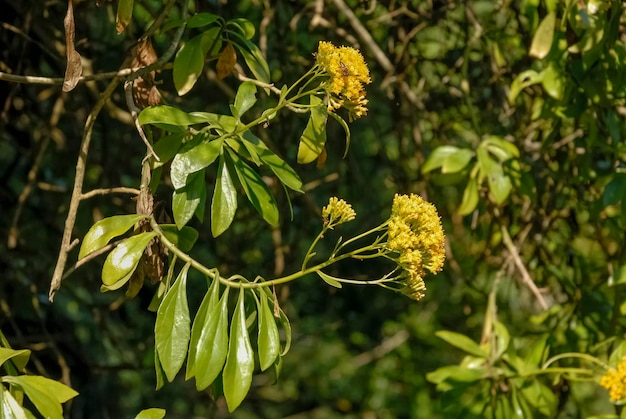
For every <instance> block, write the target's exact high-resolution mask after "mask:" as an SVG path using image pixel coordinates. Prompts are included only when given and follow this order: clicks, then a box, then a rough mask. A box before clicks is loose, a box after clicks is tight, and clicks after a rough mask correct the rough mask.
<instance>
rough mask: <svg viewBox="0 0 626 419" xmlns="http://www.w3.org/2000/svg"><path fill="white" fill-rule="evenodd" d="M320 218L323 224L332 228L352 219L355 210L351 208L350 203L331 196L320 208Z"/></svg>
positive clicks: (354, 215)
mask: <svg viewBox="0 0 626 419" xmlns="http://www.w3.org/2000/svg"><path fill="white" fill-rule="evenodd" d="M322 218H323V219H324V225H325V226H327V227H328V228H331V229H332V228H333V227H335V226H338V225H339V224H343V223H347V222H348V221H352V220H354V219H355V218H356V212H354V210H353V209H352V205H350V204H348V203H347V202H346V201H344V200H343V199H338V198H337V197H335V196H333V197H332V198H330V200H329V201H328V205H326V206H325V207H324V208H322Z"/></svg>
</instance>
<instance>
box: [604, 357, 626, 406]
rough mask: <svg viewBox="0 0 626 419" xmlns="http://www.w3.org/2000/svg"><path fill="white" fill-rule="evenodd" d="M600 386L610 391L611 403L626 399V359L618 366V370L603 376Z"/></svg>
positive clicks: (612, 370)
mask: <svg viewBox="0 0 626 419" xmlns="http://www.w3.org/2000/svg"><path fill="white" fill-rule="evenodd" d="M600 385H601V386H602V387H604V388H606V389H607V390H608V391H609V397H610V398H611V401H613V402H616V401H619V400H622V399H624V398H626V358H623V359H622V361H621V362H620V363H619V364H617V369H613V368H611V369H610V370H608V371H607V373H606V374H604V375H603V376H602V378H601V379H600Z"/></svg>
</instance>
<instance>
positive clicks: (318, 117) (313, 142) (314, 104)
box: [298, 95, 328, 164]
mask: <svg viewBox="0 0 626 419" xmlns="http://www.w3.org/2000/svg"><path fill="white" fill-rule="evenodd" d="M310 101H311V102H310V103H311V116H310V117H309V122H308V123H307V125H306V127H305V128H304V132H303V133H302V137H300V144H299V145H298V163H300V164H306V163H311V162H312V161H315V159H317V157H318V156H319V155H320V154H321V153H322V150H323V149H324V145H325V144H326V120H327V119H328V109H327V106H326V105H325V104H324V102H322V99H320V98H318V97H317V96H315V95H311V96H310Z"/></svg>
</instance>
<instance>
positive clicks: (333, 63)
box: [316, 41, 372, 120]
mask: <svg viewBox="0 0 626 419" xmlns="http://www.w3.org/2000/svg"><path fill="white" fill-rule="evenodd" d="M316 63H317V65H318V66H319V67H320V68H322V69H323V70H324V71H325V72H326V73H327V74H328V76H329V77H330V80H329V84H328V88H327V92H328V95H329V102H328V110H329V111H332V110H335V109H338V108H340V107H341V106H343V107H345V108H346V109H347V110H348V112H349V115H350V120H352V119H356V118H359V117H361V116H363V115H365V114H366V113H367V108H366V106H365V105H367V102H368V101H367V99H365V87H364V85H365V84H369V83H371V82H372V79H371V78H370V74H369V69H368V68H367V64H366V63H365V60H364V59H363V56H362V55H361V53H360V52H359V51H358V50H356V49H354V48H352V47H336V46H334V45H333V44H331V43H330V42H326V41H321V42H320V43H319V45H318V48H317V55H316Z"/></svg>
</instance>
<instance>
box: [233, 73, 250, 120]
mask: <svg viewBox="0 0 626 419" xmlns="http://www.w3.org/2000/svg"><path fill="white" fill-rule="evenodd" d="M255 103H256V85H255V84H254V83H252V82H251V81H245V82H243V83H241V84H240V85H239V88H238V89H237V95H236V96H235V104H234V105H233V107H232V108H231V111H232V113H233V116H234V117H235V118H237V119H239V118H241V115H243V114H244V113H246V112H247V111H248V110H249V109H250V108H252V107H253V106H254V104H255Z"/></svg>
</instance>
